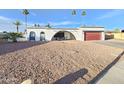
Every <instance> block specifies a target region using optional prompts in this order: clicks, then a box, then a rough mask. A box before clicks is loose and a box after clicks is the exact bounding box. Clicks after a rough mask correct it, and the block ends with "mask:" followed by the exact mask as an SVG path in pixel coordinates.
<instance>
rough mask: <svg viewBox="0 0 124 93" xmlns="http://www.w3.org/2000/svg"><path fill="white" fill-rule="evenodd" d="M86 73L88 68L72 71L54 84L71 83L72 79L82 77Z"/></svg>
mask: <svg viewBox="0 0 124 93" xmlns="http://www.w3.org/2000/svg"><path fill="white" fill-rule="evenodd" d="M86 73H88V70H87V69H85V68H83V69H80V70H78V71H76V72H74V73H70V74H68V75H66V76H64V77H62V78H61V79H59V80H57V81H55V82H54V84H72V83H73V82H74V81H76V80H77V79H78V78H80V77H81V78H83V76H84V75H85V74H86Z"/></svg>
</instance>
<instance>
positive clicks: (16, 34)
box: [4, 32, 23, 42]
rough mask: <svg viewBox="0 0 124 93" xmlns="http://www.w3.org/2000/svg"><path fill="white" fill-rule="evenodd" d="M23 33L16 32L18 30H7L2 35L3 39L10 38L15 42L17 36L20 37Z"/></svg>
mask: <svg viewBox="0 0 124 93" xmlns="http://www.w3.org/2000/svg"><path fill="white" fill-rule="evenodd" d="M22 37H23V35H22V33H18V32H9V33H7V34H6V36H5V37H4V39H10V40H12V41H13V42H17V38H22Z"/></svg>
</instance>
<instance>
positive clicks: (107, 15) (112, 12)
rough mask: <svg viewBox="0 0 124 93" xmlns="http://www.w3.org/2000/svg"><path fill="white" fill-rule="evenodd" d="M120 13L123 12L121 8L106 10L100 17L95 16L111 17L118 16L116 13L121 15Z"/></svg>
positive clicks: (101, 17)
mask: <svg viewBox="0 0 124 93" xmlns="http://www.w3.org/2000/svg"><path fill="white" fill-rule="evenodd" d="M121 14H124V11H123V10H112V11H111V12H107V13H105V14H104V15H102V16H100V17H97V19H106V18H111V17H114V16H118V15H121Z"/></svg>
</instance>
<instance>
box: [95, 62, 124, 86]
mask: <svg viewBox="0 0 124 93" xmlns="http://www.w3.org/2000/svg"><path fill="white" fill-rule="evenodd" d="M97 84H124V61H119V62H117V63H116V64H115V65H114V66H113V67H112V68H111V69H110V70H109V71H108V72H107V73H106V74H105V75H104V76H103V77H102V78H101V79H100V80H99V81H98V82H97Z"/></svg>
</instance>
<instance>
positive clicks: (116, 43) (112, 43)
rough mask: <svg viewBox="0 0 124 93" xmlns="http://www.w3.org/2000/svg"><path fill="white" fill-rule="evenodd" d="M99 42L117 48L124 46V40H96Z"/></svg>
mask: <svg viewBox="0 0 124 93" xmlns="http://www.w3.org/2000/svg"><path fill="white" fill-rule="evenodd" d="M95 43H97V44H102V45H107V46H112V47H117V48H124V41H122V40H105V41H95Z"/></svg>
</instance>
